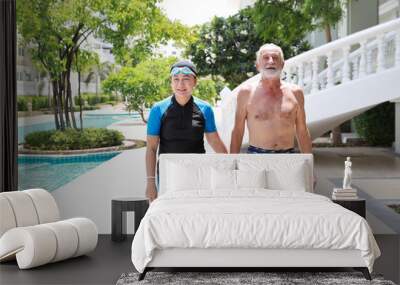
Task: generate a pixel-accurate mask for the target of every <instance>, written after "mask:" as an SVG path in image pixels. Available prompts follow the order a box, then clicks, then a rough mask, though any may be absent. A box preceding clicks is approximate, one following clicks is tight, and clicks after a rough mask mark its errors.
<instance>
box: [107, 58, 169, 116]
mask: <svg viewBox="0 0 400 285" xmlns="http://www.w3.org/2000/svg"><path fill="white" fill-rule="evenodd" d="M175 61H176V58H173V57H170V58H151V59H148V60H145V61H142V62H141V63H139V64H138V65H136V66H135V67H123V68H121V70H119V71H118V72H116V73H112V74H110V76H109V77H108V78H107V79H106V80H105V81H103V82H102V89H103V91H104V92H106V93H112V92H118V93H119V94H121V95H122V96H123V97H125V98H126V100H127V102H128V105H127V108H128V110H129V112H130V111H138V112H139V114H140V116H141V117H142V120H143V122H145V123H146V122H147V121H146V119H145V117H144V111H145V108H147V107H149V106H151V105H152V104H153V103H154V102H156V101H159V100H161V99H163V98H166V97H168V96H169V95H170V93H171V88H170V79H169V69H170V66H171V64H173V63H174V62H175Z"/></svg>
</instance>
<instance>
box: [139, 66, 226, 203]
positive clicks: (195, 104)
mask: <svg viewBox="0 0 400 285" xmlns="http://www.w3.org/2000/svg"><path fill="white" fill-rule="evenodd" d="M170 72H171V87H172V90H173V93H174V94H173V95H172V96H170V97H168V98H166V99H164V100H162V101H160V102H157V103H156V104H154V106H153V107H152V108H151V110H150V115H149V119H148V122H147V149H146V172H147V187H146V196H147V198H149V201H150V202H151V201H153V200H154V199H156V198H157V190H156V177H155V176H156V175H155V169H156V160H157V149H158V153H159V154H161V153H205V149H204V134H205V136H206V138H207V142H208V143H209V144H210V145H211V147H212V148H213V150H214V151H215V152H217V153H227V150H226V147H225V145H224V143H223V142H222V141H221V139H220V137H219V135H218V133H217V128H216V126H215V120H214V113H213V110H212V108H211V106H210V105H209V104H208V103H206V102H204V101H202V100H200V99H197V98H195V97H193V96H192V91H193V88H194V87H195V86H196V83H197V71H196V67H195V66H194V64H193V63H192V62H190V61H187V60H182V61H179V62H177V63H175V64H174V65H172V66H171V71H170Z"/></svg>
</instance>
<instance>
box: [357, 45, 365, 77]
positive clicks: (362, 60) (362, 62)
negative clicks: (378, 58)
mask: <svg viewBox="0 0 400 285" xmlns="http://www.w3.org/2000/svg"><path fill="white" fill-rule="evenodd" d="M366 43H367V42H366V41H365V40H364V41H362V42H361V43H360V45H361V46H360V50H361V58H360V69H359V74H358V77H359V78H363V77H364V76H365V75H366V73H367V70H366V69H367V68H366V67H367V66H366V65H367V49H366V47H365V45H366Z"/></svg>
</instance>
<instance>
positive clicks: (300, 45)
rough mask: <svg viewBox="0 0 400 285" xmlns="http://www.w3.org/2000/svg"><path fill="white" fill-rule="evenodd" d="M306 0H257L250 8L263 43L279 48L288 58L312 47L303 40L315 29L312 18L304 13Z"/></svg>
mask: <svg viewBox="0 0 400 285" xmlns="http://www.w3.org/2000/svg"><path fill="white" fill-rule="evenodd" d="M304 1H305V0H280V1H271V0H258V1H257V2H256V3H255V5H254V6H253V7H252V9H251V14H252V20H253V22H254V24H255V29H256V32H257V34H258V36H259V37H260V38H261V40H262V41H263V42H264V43H274V44H276V45H279V46H280V47H281V48H282V50H283V53H284V55H285V58H290V57H292V56H295V55H297V54H300V53H302V52H303V51H306V50H308V49H309V48H310V46H309V44H308V42H307V41H306V40H305V39H304V38H305V36H306V35H307V33H308V32H309V31H310V30H312V28H313V27H312V24H311V18H310V16H309V15H307V14H305V13H304V11H303V6H302V4H303V2H304Z"/></svg>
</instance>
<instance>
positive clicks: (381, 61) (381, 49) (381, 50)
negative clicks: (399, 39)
mask: <svg viewBox="0 0 400 285" xmlns="http://www.w3.org/2000/svg"><path fill="white" fill-rule="evenodd" d="M377 39H378V56H377V67H376V72H381V71H383V70H384V69H385V43H384V41H383V36H382V35H378V37H377Z"/></svg>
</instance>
